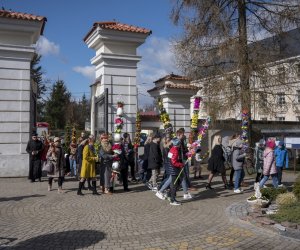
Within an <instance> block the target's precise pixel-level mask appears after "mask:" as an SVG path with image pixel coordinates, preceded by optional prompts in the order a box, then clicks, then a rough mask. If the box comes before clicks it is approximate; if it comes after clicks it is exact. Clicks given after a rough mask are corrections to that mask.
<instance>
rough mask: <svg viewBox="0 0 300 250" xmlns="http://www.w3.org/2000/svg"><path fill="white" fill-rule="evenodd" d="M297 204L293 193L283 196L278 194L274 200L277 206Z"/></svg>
mask: <svg viewBox="0 0 300 250" xmlns="http://www.w3.org/2000/svg"><path fill="white" fill-rule="evenodd" d="M296 202H297V197H296V196H295V195H294V193H291V192H289V193H285V194H279V195H278V196H277V198H276V204H278V205H281V206H282V205H291V204H293V203H296Z"/></svg>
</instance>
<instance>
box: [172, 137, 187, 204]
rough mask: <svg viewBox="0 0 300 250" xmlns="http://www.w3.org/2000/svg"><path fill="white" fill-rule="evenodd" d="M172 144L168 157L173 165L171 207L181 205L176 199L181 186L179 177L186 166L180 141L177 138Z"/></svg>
mask: <svg viewBox="0 0 300 250" xmlns="http://www.w3.org/2000/svg"><path fill="white" fill-rule="evenodd" d="M172 144H173V146H172V147H171V149H170V151H169V154H168V157H169V158H170V163H171V169H170V175H171V185H170V187H171V202H170V205H174V206H177V205H181V203H180V202H178V201H177V200H176V199H175V198H176V189H177V187H178V185H179V180H178V179H179V178H178V176H179V174H180V173H181V170H182V168H183V167H184V164H183V162H182V158H181V152H180V144H181V143H180V140H179V139H177V138H174V139H173V140H172ZM181 174H182V173H181ZM175 181H176V182H175Z"/></svg>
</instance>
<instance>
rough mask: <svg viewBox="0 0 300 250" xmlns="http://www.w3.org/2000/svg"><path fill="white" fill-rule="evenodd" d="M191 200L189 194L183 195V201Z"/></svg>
mask: <svg viewBox="0 0 300 250" xmlns="http://www.w3.org/2000/svg"><path fill="white" fill-rule="evenodd" d="M192 198H193V196H192V195H191V194H190V193H187V194H184V195H183V199H185V200H189V199H192Z"/></svg>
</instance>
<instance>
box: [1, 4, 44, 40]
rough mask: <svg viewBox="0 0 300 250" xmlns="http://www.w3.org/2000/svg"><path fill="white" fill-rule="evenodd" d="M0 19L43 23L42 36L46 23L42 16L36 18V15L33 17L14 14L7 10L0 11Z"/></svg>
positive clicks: (18, 13)
mask: <svg viewBox="0 0 300 250" xmlns="http://www.w3.org/2000/svg"><path fill="white" fill-rule="evenodd" d="M0 17H3V18H11V19H19V20H28V21H38V22H43V27H42V29H41V35H42V34H43V31H44V26H45V22H46V21H47V18H46V17H43V16H37V15H33V14H28V13H22V12H15V11H10V10H9V11H8V10H0Z"/></svg>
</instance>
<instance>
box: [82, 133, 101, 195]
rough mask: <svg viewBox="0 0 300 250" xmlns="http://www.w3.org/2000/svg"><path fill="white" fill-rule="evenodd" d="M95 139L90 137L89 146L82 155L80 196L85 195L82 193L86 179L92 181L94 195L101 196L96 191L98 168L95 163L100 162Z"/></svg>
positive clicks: (86, 146)
mask: <svg viewBox="0 0 300 250" xmlns="http://www.w3.org/2000/svg"><path fill="white" fill-rule="evenodd" d="M94 142H95V137H94V136H93V135H90V136H89V138H88V145H85V147H84V149H83V153H82V167H81V172H80V177H81V179H80V181H79V188H78V191H77V194H78V195H83V193H82V192H81V190H82V187H83V186H84V182H85V180H86V179H92V186H93V194H95V195H99V193H97V189H96V168H95V163H96V161H98V156H97V154H96V151H95V148H94Z"/></svg>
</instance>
